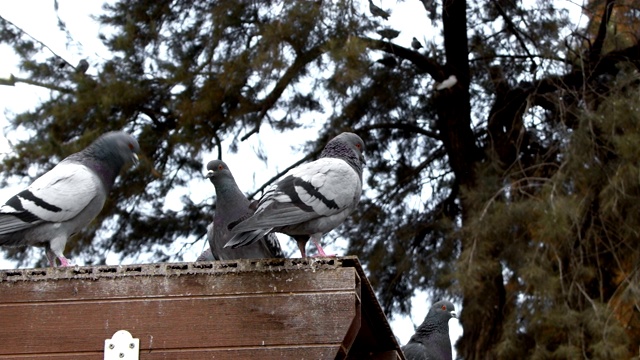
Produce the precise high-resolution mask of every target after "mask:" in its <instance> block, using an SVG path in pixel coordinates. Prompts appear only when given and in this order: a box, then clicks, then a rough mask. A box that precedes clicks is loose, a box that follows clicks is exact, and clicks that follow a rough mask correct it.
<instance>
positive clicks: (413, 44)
mask: <svg viewBox="0 0 640 360" xmlns="http://www.w3.org/2000/svg"><path fill="white" fill-rule="evenodd" d="M411 47H412V48H413V50H416V51H418V50H420V49H421V48H422V44H420V41H418V39H416V38H415V36H414V37H413V39H411Z"/></svg>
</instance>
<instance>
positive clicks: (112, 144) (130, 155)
mask: <svg viewBox="0 0 640 360" xmlns="http://www.w3.org/2000/svg"><path fill="white" fill-rule="evenodd" d="M87 150H93V151H90V152H92V153H93V155H94V156H95V157H96V158H100V159H102V160H107V161H113V162H116V163H117V164H118V165H120V166H124V165H130V164H137V163H138V154H139V153H140V144H138V141H137V140H136V139H135V138H134V137H133V136H131V135H129V134H127V133H126V132H123V131H111V132H108V133H106V134H103V135H102V136H100V137H99V138H98V139H96V141H94V142H93V144H91V145H90V146H89V147H88V148H87Z"/></svg>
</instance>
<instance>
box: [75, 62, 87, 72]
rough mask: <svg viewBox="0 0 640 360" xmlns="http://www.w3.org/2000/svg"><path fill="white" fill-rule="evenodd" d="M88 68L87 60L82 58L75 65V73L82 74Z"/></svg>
mask: <svg viewBox="0 0 640 360" xmlns="http://www.w3.org/2000/svg"><path fill="white" fill-rule="evenodd" d="M87 70H89V62H88V61H87V60H85V59H82V60H80V61H79V62H78V65H76V74H84V73H86V72H87Z"/></svg>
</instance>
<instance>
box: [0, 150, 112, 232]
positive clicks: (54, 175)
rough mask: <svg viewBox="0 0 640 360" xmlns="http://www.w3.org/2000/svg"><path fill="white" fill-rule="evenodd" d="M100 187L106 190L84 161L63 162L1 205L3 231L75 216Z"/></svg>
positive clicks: (0, 213) (1, 228)
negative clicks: (82, 162) (83, 163)
mask: <svg viewBox="0 0 640 360" xmlns="http://www.w3.org/2000/svg"><path fill="white" fill-rule="evenodd" d="M99 191H104V190H103V189H102V185H101V183H100V180H99V179H98V178H97V176H96V175H95V173H94V172H93V171H91V170H90V169H89V168H87V167H86V166H84V165H82V164H78V163H65V162H62V163H60V164H58V165H57V166H55V167H54V168H53V169H51V170H50V171H49V172H47V173H45V174H43V175H42V176H41V177H39V178H38V179H36V180H35V181H34V182H33V183H32V184H31V185H30V186H29V187H28V188H27V189H26V190H23V191H21V192H20V193H18V194H17V195H15V196H13V197H12V198H10V199H9V200H8V201H7V203H6V204H5V205H3V206H2V207H0V234H3V233H10V232H14V231H19V230H23V229H27V228H30V227H32V226H34V225H36V224H40V223H42V222H53V223H56V222H62V221H66V220H69V219H72V218H74V217H75V216H77V215H78V214H79V213H80V212H81V211H82V210H83V209H84V208H85V207H86V206H87V205H88V204H89V203H90V202H91V200H93V199H94V198H95V197H96V195H97V193H98V192H99ZM3 215H13V216H3Z"/></svg>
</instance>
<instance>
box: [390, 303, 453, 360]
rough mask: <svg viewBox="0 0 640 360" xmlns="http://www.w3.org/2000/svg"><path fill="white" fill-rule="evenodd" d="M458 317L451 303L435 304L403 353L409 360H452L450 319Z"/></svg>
mask: <svg viewBox="0 0 640 360" xmlns="http://www.w3.org/2000/svg"><path fill="white" fill-rule="evenodd" d="M454 317H456V313H455V308H454V306H453V304H452V303H451V302H449V301H446V300H442V301H438V302H436V303H434V304H433V305H432V306H431V309H429V313H428V314H427V316H426V317H425V319H424V321H423V322H422V324H421V325H420V326H418V329H417V330H416V333H415V334H413V336H412V337H411V339H409V342H408V343H407V345H405V346H403V347H402V352H403V353H404V357H405V358H406V359H407V360H451V359H452V352H451V339H450V338H449V319H451V318H454Z"/></svg>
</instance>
